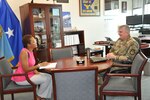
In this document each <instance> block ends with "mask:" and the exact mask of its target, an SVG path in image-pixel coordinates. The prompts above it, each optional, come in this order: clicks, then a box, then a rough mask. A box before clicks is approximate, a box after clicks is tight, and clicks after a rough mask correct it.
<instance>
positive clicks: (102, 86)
mask: <svg viewBox="0 0 150 100" xmlns="http://www.w3.org/2000/svg"><path fill="white" fill-rule="evenodd" d="M112 76H113V77H115V76H116V77H117V76H120V77H136V78H137V79H138V77H139V75H138V74H111V73H108V74H107V75H106V77H105V80H104V82H103V84H102V85H101V87H100V90H103V88H104V87H105V86H106V85H107V84H108V82H109V79H110V78H111V77H112Z"/></svg>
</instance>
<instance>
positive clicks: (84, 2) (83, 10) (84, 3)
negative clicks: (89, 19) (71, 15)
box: [79, 0, 100, 16]
mask: <svg viewBox="0 0 150 100" xmlns="http://www.w3.org/2000/svg"><path fill="white" fill-rule="evenodd" d="M79 15H80V16H100V0H79Z"/></svg>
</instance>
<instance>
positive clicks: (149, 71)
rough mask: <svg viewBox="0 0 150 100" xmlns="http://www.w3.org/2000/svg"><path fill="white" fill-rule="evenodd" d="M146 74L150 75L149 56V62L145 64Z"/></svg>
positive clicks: (149, 59) (149, 60)
mask: <svg viewBox="0 0 150 100" xmlns="http://www.w3.org/2000/svg"><path fill="white" fill-rule="evenodd" d="M144 75H146V76H150V58H148V60H147V63H146V64H145V67H144Z"/></svg>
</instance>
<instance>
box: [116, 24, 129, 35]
mask: <svg viewBox="0 0 150 100" xmlns="http://www.w3.org/2000/svg"><path fill="white" fill-rule="evenodd" d="M120 28H124V29H125V30H126V32H127V33H129V34H130V27H129V26H128V25H121V26H119V28H118V29H120Z"/></svg>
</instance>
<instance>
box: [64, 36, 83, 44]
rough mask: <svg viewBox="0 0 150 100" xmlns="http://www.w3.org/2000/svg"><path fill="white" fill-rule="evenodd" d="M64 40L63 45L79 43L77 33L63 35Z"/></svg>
mask: <svg viewBox="0 0 150 100" xmlns="http://www.w3.org/2000/svg"><path fill="white" fill-rule="evenodd" d="M64 42H65V46H69V45H76V44H80V41H79V35H78V34H73V35H65V36H64Z"/></svg>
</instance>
